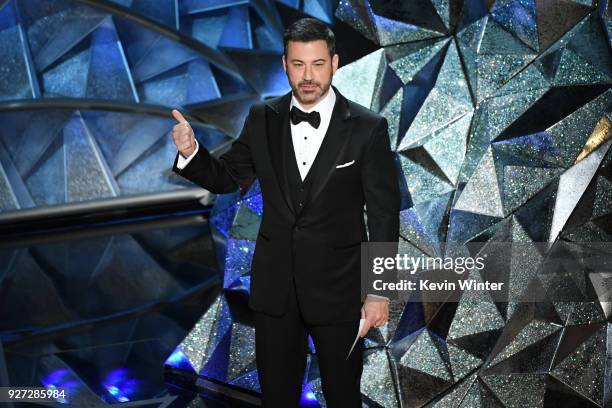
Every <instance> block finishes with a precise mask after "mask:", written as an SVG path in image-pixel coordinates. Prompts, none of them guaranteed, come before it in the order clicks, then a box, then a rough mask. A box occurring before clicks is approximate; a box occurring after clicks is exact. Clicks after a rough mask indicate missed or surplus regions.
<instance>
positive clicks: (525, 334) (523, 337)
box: [489, 320, 561, 365]
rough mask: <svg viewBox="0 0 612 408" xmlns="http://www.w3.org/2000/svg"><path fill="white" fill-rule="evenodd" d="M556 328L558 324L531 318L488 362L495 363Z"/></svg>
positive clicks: (554, 330)
mask: <svg viewBox="0 0 612 408" xmlns="http://www.w3.org/2000/svg"><path fill="white" fill-rule="evenodd" d="M558 330H561V326H559V325H554V324H550V323H547V322H541V321H539V320H532V321H531V322H529V324H527V326H525V327H523V328H522V329H521V331H519V333H518V334H516V335H515V336H514V337H513V338H512V341H511V342H510V344H508V345H507V346H506V347H505V348H504V349H503V351H502V352H501V353H499V354H497V355H496V356H495V357H494V358H493V360H492V361H491V362H490V363H489V364H490V365H495V364H497V363H499V362H500V361H502V360H504V359H506V358H508V357H510V356H513V355H515V354H517V353H519V352H520V351H521V350H523V349H525V348H527V347H528V346H530V345H532V344H534V343H536V342H538V341H540V340H541V339H543V338H544V337H546V336H548V335H550V334H552V333H554V332H556V331H558Z"/></svg>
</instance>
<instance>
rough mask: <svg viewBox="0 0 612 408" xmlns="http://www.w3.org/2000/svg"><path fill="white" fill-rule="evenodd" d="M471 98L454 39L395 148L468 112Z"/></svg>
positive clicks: (412, 142)
mask: <svg viewBox="0 0 612 408" xmlns="http://www.w3.org/2000/svg"><path fill="white" fill-rule="evenodd" d="M472 110H473V109H472V99H471V96H470V92H469V89H468V85H467V81H466V79H465V77H464V75H463V70H462V69H461V61H460V60H459V55H458V52H457V48H456V47H455V45H454V43H451V45H450V46H449V48H448V50H447V53H446V57H445V59H444V63H443V64H442V68H440V73H439V74H438V78H437V80H436V86H435V87H434V88H433V89H432V90H431V92H430V93H429V95H428V96H427V98H426V99H425V102H423V105H422V106H421V109H420V110H419V113H418V114H417V116H416V118H415V119H414V121H413V122H412V124H411V125H410V128H409V129H408V131H407V132H406V135H405V136H404V137H403V139H402V140H401V142H400V145H399V148H398V150H404V149H407V148H409V147H411V146H413V145H420V144H421V143H420V141H421V140H422V139H423V138H425V137H426V136H427V135H429V134H432V133H434V132H435V131H436V130H438V129H440V128H442V127H444V126H447V125H448V124H450V123H451V122H453V121H455V120H457V119H459V118H461V117H462V116H463V115H465V114H467V113H469V112H471V111H472Z"/></svg>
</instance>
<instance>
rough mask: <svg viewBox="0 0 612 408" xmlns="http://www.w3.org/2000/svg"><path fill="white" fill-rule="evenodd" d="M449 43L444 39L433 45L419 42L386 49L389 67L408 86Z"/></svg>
mask: <svg viewBox="0 0 612 408" xmlns="http://www.w3.org/2000/svg"><path fill="white" fill-rule="evenodd" d="M447 43H448V40H447V39H444V40H439V41H436V42H433V43H431V42H428V41H419V42H417V43H406V44H399V45H394V46H390V47H386V48H385V52H386V53H387V56H388V57H389V59H390V62H389V67H391V69H392V70H393V72H395V73H396V74H397V76H398V78H399V79H401V80H402V83H403V84H407V83H409V82H410V81H412V79H413V78H414V76H415V75H416V74H417V73H418V72H419V71H420V70H421V69H423V67H424V66H425V65H426V64H427V63H428V62H429V61H430V60H431V59H432V58H433V57H434V56H435V55H436V54H438V53H439V52H440V50H442V48H443V47H444V46H445V45H446V44H447Z"/></svg>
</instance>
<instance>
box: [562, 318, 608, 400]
mask: <svg viewBox="0 0 612 408" xmlns="http://www.w3.org/2000/svg"><path fill="white" fill-rule="evenodd" d="M605 362H606V325H605V324H604V325H602V326H601V327H600V328H599V329H598V330H597V331H595V332H594V333H593V334H592V335H591V336H590V337H589V338H587V339H586V340H585V341H584V342H583V343H582V344H580V345H579V346H578V347H576V349H575V350H573V351H572V352H571V353H570V354H569V355H568V356H567V357H565V358H564V359H563V361H561V362H560V363H558V364H557V365H556V366H555V367H554V369H553V370H552V371H551V374H552V375H553V376H555V377H557V378H558V379H560V380H561V381H563V382H564V383H565V384H570V385H571V387H572V388H573V389H574V390H576V391H577V392H579V393H580V394H582V395H584V396H586V397H587V398H589V399H591V400H593V401H595V402H596V403H598V404H600V405H601V404H602V403H603V379H604V376H603V374H604V368H605Z"/></svg>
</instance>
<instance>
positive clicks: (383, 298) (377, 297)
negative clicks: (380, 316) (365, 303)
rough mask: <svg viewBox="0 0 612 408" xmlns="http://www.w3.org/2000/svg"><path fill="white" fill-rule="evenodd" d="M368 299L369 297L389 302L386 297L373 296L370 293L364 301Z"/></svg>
mask: <svg viewBox="0 0 612 408" xmlns="http://www.w3.org/2000/svg"><path fill="white" fill-rule="evenodd" d="M369 297H371V298H375V299H381V300H386V301H387V302H388V301H389V298H388V297H386V296H380V295H373V294H371V293H368V295H367V296H366V299H367V298H369Z"/></svg>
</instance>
